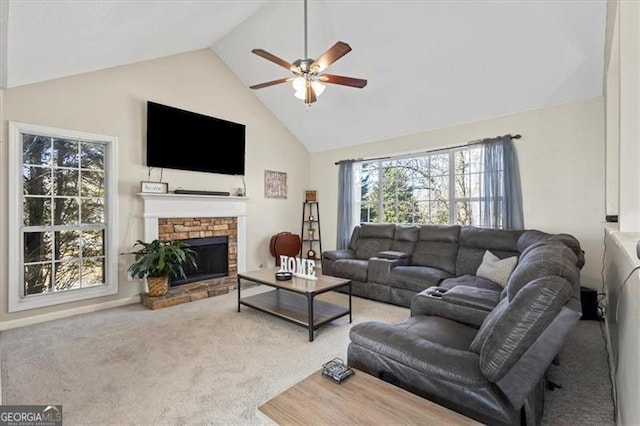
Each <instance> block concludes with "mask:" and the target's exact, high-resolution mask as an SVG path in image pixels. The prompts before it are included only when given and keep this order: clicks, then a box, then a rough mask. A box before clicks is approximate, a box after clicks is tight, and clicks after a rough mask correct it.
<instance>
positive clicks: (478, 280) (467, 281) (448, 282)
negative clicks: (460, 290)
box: [440, 274, 502, 291]
mask: <svg viewBox="0 0 640 426" xmlns="http://www.w3.org/2000/svg"><path fill="white" fill-rule="evenodd" d="M458 285H466V286H469V287H477V288H486V289H488V290H495V291H502V286H501V285H500V284H498V283H495V282H493V281H491V280H488V279H486V278H482V277H478V276H476V275H471V274H467V275H461V276H459V277H453V278H447V279H445V280H443V281H442V282H441V283H440V287H443V288H453V287H455V286H458Z"/></svg>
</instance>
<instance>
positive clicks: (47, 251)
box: [24, 232, 53, 263]
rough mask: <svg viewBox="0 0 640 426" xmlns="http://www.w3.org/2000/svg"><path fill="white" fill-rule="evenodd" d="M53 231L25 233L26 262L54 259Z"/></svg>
mask: <svg viewBox="0 0 640 426" xmlns="http://www.w3.org/2000/svg"><path fill="white" fill-rule="evenodd" d="M52 259H53V255H52V251H51V232H25V233H24V261H25V263H31V262H42V261H46V260H49V261H50V260H52Z"/></svg>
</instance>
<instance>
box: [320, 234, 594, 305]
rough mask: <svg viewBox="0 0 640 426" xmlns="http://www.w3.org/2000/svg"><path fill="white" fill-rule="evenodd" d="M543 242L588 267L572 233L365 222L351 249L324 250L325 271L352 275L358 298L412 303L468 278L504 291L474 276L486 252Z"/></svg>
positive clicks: (511, 251) (507, 252) (514, 252)
mask: <svg viewBox="0 0 640 426" xmlns="http://www.w3.org/2000/svg"><path fill="white" fill-rule="evenodd" d="M539 241H561V242H562V243H564V244H565V245H566V246H567V247H569V248H570V249H571V250H572V251H573V252H574V253H575V254H576V257H577V261H576V265H577V266H578V268H581V267H582V266H583V265H584V252H583V251H582V249H581V247H580V243H579V242H578V240H577V239H576V238H575V237H573V236H571V235H569V234H548V233H545V232H542V231H538V230H501V229H486V228H478V227H473V226H458V225H401V224H383V223H362V224H360V225H358V226H356V227H355V228H354V230H353V233H352V235H351V239H350V242H349V248H347V249H343V250H328V251H324V252H323V253H322V273H323V274H324V275H331V276H335V277H340V278H347V279H350V280H351V283H352V292H353V294H354V295H356V296H361V297H365V298H369V299H374V300H378V301H381V302H387V303H392V304H395V305H400V306H405V307H410V306H411V299H412V298H413V296H415V295H416V294H418V293H420V292H421V291H423V290H426V289H427V288H429V287H432V286H438V285H442V286H444V287H448V286H454V285H456V284H457V283H460V282H464V283H465V284H467V285H473V286H476V287H480V288H488V289H493V290H497V291H501V290H502V287H501V286H500V285H498V284H496V283H494V282H491V281H489V280H484V279H482V278H480V277H476V275H475V274H476V271H477V269H478V267H479V266H480V264H481V263H482V259H483V256H484V254H485V251H486V250H489V251H491V252H492V253H493V254H494V255H496V256H498V257H499V258H506V257H510V256H517V257H519V256H520V253H522V252H523V251H524V250H525V249H526V248H527V247H529V246H530V245H532V244H534V243H536V242H539ZM579 296H580V289H579V288H578V289H577V293H576V295H575V297H577V298H579Z"/></svg>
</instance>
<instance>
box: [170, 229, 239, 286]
mask: <svg viewBox="0 0 640 426" xmlns="http://www.w3.org/2000/svg"><path fill="white" fill-rule="evenodd" d="M183 242H184V243H186V244H188V245H189V246H190V247H191V249H192V250H193V251H195V252H196V265H197V266H196V267H195V268H194V267H192V266H190V265H186V266H184V273H185V275H186V276H187V278H186V279H182V278H179V277H172V279H171V286H176V285H181V284H186V283H191V282H195V281H204V280H208V279H213V278H219V277H225V276H227V275H228V274H229V238H228V237H226V236H223V237H207V238H192V239H188V240H183Z"/></svg>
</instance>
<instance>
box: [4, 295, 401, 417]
mask: <svg viewBox="0 0 640 426" xmlns="http://www.w3.org/2000/svg"><path fill="white" fill-rule="evenodd" d="M263 290H268V288H264V287H254V288H251V289H248V290H247V291H246V293H245V291H244V290H243V295H244V294H250V293H254V292H259V291H263ZM236 297H237V296H236V293H230V294H227V295H223V296H218V297H213V298H209V299H204V300H200V301H197V302H192V303H187V304H184V305H178V306H174V307H170V308H165V309H160V310H155V311H151V310H148V309H146V308H144V307H143V306H141V305H131V306H126V307H121V308H116V309H110V310H106V311H101V312H96V313H92V314H86V315H81V316H76V317H72V318H66V319H62V320H57V321H52V322H49V323H45V324H39V325H35V326H30V327H23V328H20V329H14V330H7V331H4V332H2V333H1V334H0V354H1V356H2V361H1V366H2V370H3V371H2V381H1V382H2V386H3V398H2V401H3V403H4V404H62V405H63V414H64V424H65V425H89V424H91V425H108V424H112V425H150V424H155V425H158V424H167V425H169V424H170V425H180V424H185V425H187V424H188V425H202V424H215V425H234V424H236V425H247V424H263V423H264V422H265V421H264V418H263V417H261V416H260V415H259V414H258V413H257V407H258V405H260V404H261V403H263V402H265V401H266V400H268V399H269V398H271V397H273V396H275V395H277V394H278V393H280V392H282V391H283V390H285V389H287V388H288V387H290V386H291V385H293V384H294V383H296V382H298V381H300V380H301V379H303V378H304V377H306V376H308V375H309V374H311V373H313V372H314V371H316V370H318V369H319V368H320V367H321V365H322V364H323V363H324V362H326V361H328V360H330V359H332V358H334V357H340V358H342V359H344V360H345V361H346V348H347V343H348V332H349V328H350V324H349V320H348V318H347V317H344V318H339V319H337V320H336V321H334V322H332V323H331V324H328V325H326V326H324V327H321V328H320V329H318V330H317V331H316V335H315V339H314V341H313V342H309V337H308V331H307V329H306V328H303V327H301V326H297V325H294V324H291V323H289V322H287V321H284V320H281V319H278V318H275V317H273V316H271V315H268V314H265V313H262V312H259V311H256V310H254V309H251V308H249V307H242V311H241V312H240V313H238V312H237V299H236ZM327 297H329V298H331V299H333V300H335V301H339V302H346V300H347V296H346V295H344V294H339V293H331V294H327V295H324V298H325V299H326V298H327ZM353 311H354V317H353V323H357V322H361V321H365V320H371V319H380V320H383V321H389V322H399V321H401V320H404V319H405V318H406V317H407V316H408V314H409V313H408V309H404V308H399V307H395V306H391V305H387V304H383V303H377V302H373V301H367V300H363V299H359V298H355V297H354V298H353Z"/></svg>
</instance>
